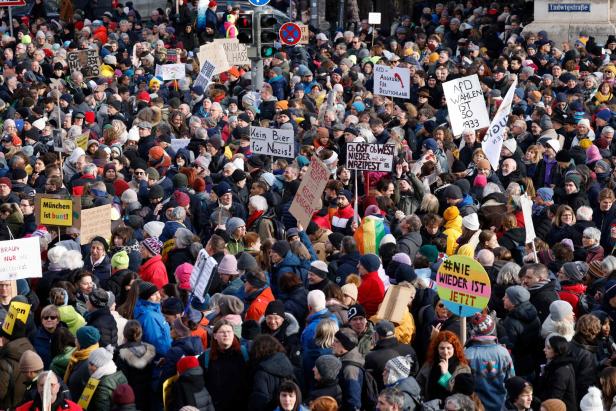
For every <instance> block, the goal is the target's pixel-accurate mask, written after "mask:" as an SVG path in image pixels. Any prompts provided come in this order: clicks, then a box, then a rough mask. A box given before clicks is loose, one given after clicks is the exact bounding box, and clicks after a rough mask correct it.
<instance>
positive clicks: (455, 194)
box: [443, 184, 464, 200]
mask: <svg viewBox="0 0 616 411" xmlns="http://www.w3.org/2000/svg"><path fill="white" fill-rule="evenodd" d="M463 197H464V194H462V189H461V188H460V187H458V186H457V185H455V184H450V185H448V186H447V187H445V190H443V198H446V199H452V200H461V199H462V198H463Z"/></svg>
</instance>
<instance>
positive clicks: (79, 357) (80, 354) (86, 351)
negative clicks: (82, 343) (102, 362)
mask: <svg viewBox="0 0 616 411" xmlns="http://www.w3.org/2000/svg"><path fill="white" fill-rule="evenodd" d="M97 348H99V347H98V343H96V344H94V345H91V346H89V347H87V348H83V349H81V350H76V351H74V352H73V355H71V359H70V360H68V365H67V366H66V372H65V373H64V382H65V383H67V384H68V378H69V377H70V376H71V373H72V372H73V367H74V366H75V365H76V364H77V363H78V362H80V361H85V360H87V359H88V357H89V356H90V354H91V353H92V351H94V350H96V349H97Z"/></svg>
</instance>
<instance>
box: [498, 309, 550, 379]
mask: <svg viewBox="0 0 616 411" xmlns="http://www.w3.org/2000/svg"><path fill="white" fill-rule="evenodd" d="M501 324H502V329H500V333H499V334H500V335H499V340H500V342H501V344H504V345H505V346H506V347H507V349H509V350H510V351H511V357H512V359H513V364H514V366H515V370H516V375H522V376H524V375H530V374H531V373H532V372H533V371H534V370H535V367H536V358H537V355H536V352H535V351H534V350H531V349H529V347H538V346H542V344H541V341H540V338H541V337H540V333H541V323H540V322H539V319H538V318H537V309H536V308H535V307H534V306H533V305H532V304H531V303H529V302H528V301H526V302H523V303H521V304H518V305H517V306H516V307H515V308H514V309H513V310H511V311H510V312H509V314H508V315H507V316H506V317H505V318H504V319H503V321H502V323H501Z"/></svg>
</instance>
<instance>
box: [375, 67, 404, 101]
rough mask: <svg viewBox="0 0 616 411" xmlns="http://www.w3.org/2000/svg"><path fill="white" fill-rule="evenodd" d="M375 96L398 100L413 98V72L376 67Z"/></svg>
mask: <svg viewBox="0 0 616 411" xmlns="http://www.w3.org/2000/svg"><path fill="white" fill-rule="evenodd" d="M374 94H377V95H379V96H389V97H398V98H410V97H411V71H410V70H409V69H407V68H397V67H396V68H392V67H388V66H384V65H382V64H377V65H376V66H374Z"/></svg>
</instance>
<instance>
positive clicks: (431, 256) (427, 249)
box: [417, 244, 438, 263]
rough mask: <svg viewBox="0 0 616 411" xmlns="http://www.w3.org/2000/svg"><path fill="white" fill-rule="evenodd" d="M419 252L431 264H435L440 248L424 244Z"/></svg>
mask: <svg viewBox="0 0 616 411" xmlns="http://www.w3.org/2000/svg"><path fill="white" fill-rule="evenodd" d="M417 251H419V254H421V255H423V256H424V257H426V258H427V259H428V262H430V263H435V262H436V260H438V248H436V246H435V245H434V244H424V245H422V246H421V247H419V250H417Z"/></svg>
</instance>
